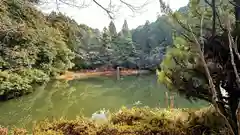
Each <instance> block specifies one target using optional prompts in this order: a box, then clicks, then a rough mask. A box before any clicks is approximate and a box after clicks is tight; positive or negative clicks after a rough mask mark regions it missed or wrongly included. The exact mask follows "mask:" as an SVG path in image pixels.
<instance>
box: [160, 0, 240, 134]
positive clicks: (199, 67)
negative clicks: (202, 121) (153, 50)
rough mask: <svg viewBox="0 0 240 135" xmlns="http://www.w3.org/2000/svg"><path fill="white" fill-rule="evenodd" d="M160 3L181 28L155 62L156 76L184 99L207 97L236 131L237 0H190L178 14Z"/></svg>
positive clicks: (237, 83)
mask: <svg viewBox="0 0 240 135" xmlns="http://www.w3.org/2000/svg"><path fill="white" fill-rule="evenodd" d="M160 3H161V7H162V9H163V11H165V13H168V14H170V15H171V16H172V18H173V19H174V20H175V21H176V22H177V23H178V24H179V26H181V28H182V30H183V31H182V30H181V31H179V33H178V35H177V36H180V37H178V38H175V42H174V47H173V48H170V49H168V51H167V54H166V57H165V59H164V61H163V62H162V64H161V71H160V72H159V79H160V81H161V82H163V83H164V84H165V85H166V86H167V87H168V88H169V89H170V90H175V91H177V92H179V93H180V94H181V95H184V96H185V97H187V98H188V99H190V100H196V99H202V100H206V101H208V102H210V103H212V104H213V105H214V107H215V108H216V111H218V112H219V114H220V115H221V116H222V117H223V118H224V119H225V120H226V124H227V126H228V127H229V129H231V131H233V133H234V134H235V135H237V134H238V120H237V114H236V112H237V109H238V105H239V98H240V93H239V90H240V87H239V86H240V85H239V84H240V83H239V82H240V80H239V75H238V74H239V69H240V67H239V66H240V59H239V58H240V57H238V56H240V55H238V54H239V53H238V51H239V50H238V48H239V42H237V37H238V36H239V34H238V33H239V29H238V27H239V26H238V20H239V18H238V16H237V15H238V13H240V12H239V8H238V5H237V4H239V3H238V2H237V1H234V2H233V4H231V3H229V1H223V2H217V1H215V0H212V1H211V2H209V1H207V0H205V1H199V0H191V1H190V3H189V9H188V11H189V13H184V14H180V13H179V12H175V13H173V12H172V11H171V9H170V8H169V7H168V6H167V5H166V4H164V3H163V2H162V1H161V0H160ZM203 5H204V6H203ZM233 9H234V10H233ZM232 11H234V12H232ZM234 15H235V16H234ZM232 16H233V17H234V18H231V17H232ZM232 20H235V23H233V21H232ZM231 21H232V22H231ZM222 90H224V91H225V92H226V93H227V94H226V95H224V94H223V92H222Z"/></svg>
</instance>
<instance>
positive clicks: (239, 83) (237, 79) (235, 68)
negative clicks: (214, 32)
mask: <svg viewBox="0 0 240 135" xmlns="http://www.w3.org/2000/svg"><path fill="white" fill-rule="evenodd" d="M227 27H228V40H229V49H230V56H231V63H232V66H233V70H234V73H235V76H236V81H237V85H238V87H240V77H239V75H238V71H237V67H236V64H235V60H234V55H233V50H232V48H233V45H232V44H235V43H234V40H233V37H232V35H231V32H230V21H228V24H227ZM235 51H236V50H235Z"/></svg>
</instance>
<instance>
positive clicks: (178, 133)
mask: <svg viewBox="0 0 240 135" xmlns="http://www.w3.org/2000/svg"><path fill="white" fill-rule="evenodd" d="M33 134H34V135H210V134H211V135H228V134H229V132H228V130H227V129H226V128H225V124H224V121H223V119H222V118H221V117H220V116H218V114H217V113H216V112H215V111H214V109H212V108H211V107H210V108H204V109H201V110H190V109H150V108H132V109H126V108H123V109H121V110H120V111H119V112H117V113H113V114H111V115H110V117H109V120H108V122H107V123H104V124H99V123H96V122H94V121H92V120H90V119H87V118H77V119H76V120H66V119H60V120H53V121H49V120H45V121H42V122H39V123H38V124H37V125H35V127H34V130H33Z"/></svg>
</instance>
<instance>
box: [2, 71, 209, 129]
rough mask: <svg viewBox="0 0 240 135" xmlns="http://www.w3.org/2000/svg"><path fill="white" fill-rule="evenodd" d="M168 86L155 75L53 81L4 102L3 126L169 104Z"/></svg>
mask: <svg viewBox="0 0 240 135" xmlns="http://www.w3.org/2000/svg"><path fill="white" fill-rule="evenodd" d="M166 91H167V89H166V88H165V87H164V86H163V85H162V84H159V83H158V82H157V77H156V76H155V75H142V76H125V77H122V78H121V80H116V79H115V78H112V77H97V78H91V79H85V80H73V81H70V82H68V85H66V84H65V83H63V82H59V81H56V82H51V83H49V84H47V85H46V86H41V87H38V88H36V91H35V92H34V93H32V94H30V95H27V96H24V97H20V98H18V99H13V100H9V101H7V102H1V103H0V118H1V121H0V125H3V126H10V127H12V126H17V127H25V128H30V127H31V125H32V123H33V122H35V121H38V120H43V119H45V118H60V117H66V118H68V119H74V118H76V116H78V115H85V116H91V114H93V113H94V112H96V111H98V110H100V109H103V108H106V109H109V110H110V111H116V110H118V109H119V108H121V107H122V106H126V107H132V106H134V103H136V102H137V103H138V105H139V106H149V107H166V104H165V92H166ZM203 106H206V103H205V102H197V103H190V102H189V101H187V100H185V99H184V98H181V97H179V96H177V97H175V107H179V108H182V107H184V108H185V107H186V108H199V107H203Z"/></svg>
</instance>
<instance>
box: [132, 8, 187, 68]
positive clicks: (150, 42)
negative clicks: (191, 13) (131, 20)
mask: <svg viewBox="0 0 240 135" xmlns="http://www.w3.org/2000/svg"><path fill="white" fill-rule="evenodd" d="M187 10H188V7H187V6H185V7H181V8H179V10H178V12H181V13H186V12H187ZM169 19H170V17H169V16H166V15H163V16H160V17H158V18H157V20H156V21H155V22H152V23H150V22H149V21H146V23H145V24H144V25H141V26H138V27H137V28H136V29H133V30H132V40H133V42H134V43H135V44H136V46H137V47H138V48H140V49H141V50H142V51H143V52H142V55H141V56H142V57H141V60H140V61H141V65H142V66H143V67H146V68H154V67H156V66H158V64H159V63H160V62H161V60H162V58H163V56H164V54H165V50H166V47H168V46H171V45H172V41H173V40H172V36H173V32H174V29H175V26H173V25H172V24H171V23H170V22H169ZM176 26H177V25H176Z"/></svg>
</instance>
